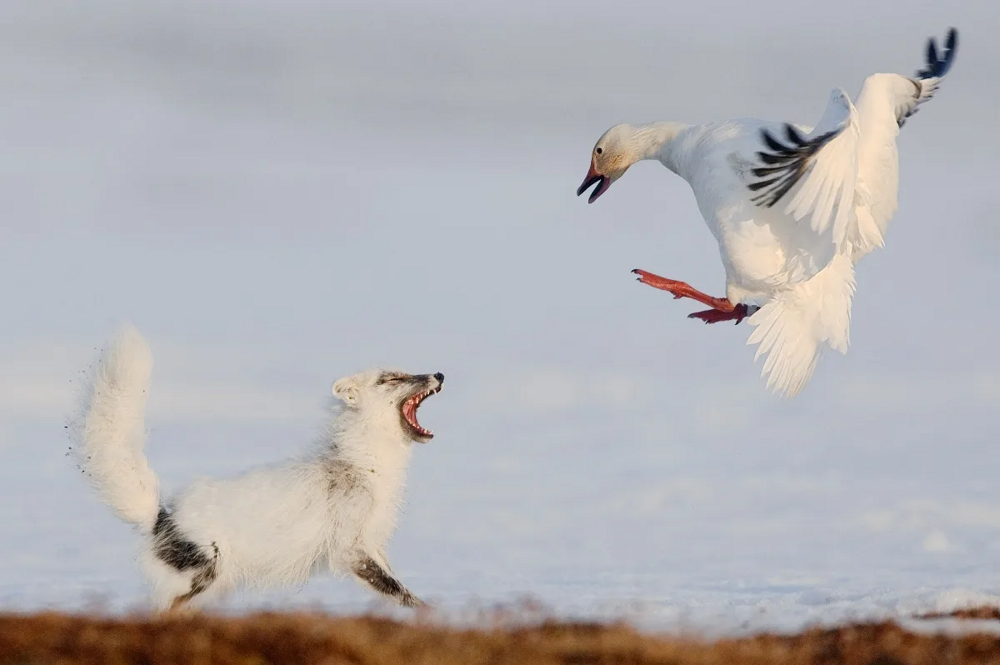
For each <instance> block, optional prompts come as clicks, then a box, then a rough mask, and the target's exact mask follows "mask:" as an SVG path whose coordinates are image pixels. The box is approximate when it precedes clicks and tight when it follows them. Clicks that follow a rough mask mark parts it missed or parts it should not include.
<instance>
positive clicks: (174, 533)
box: [153, 507, 219, 579]
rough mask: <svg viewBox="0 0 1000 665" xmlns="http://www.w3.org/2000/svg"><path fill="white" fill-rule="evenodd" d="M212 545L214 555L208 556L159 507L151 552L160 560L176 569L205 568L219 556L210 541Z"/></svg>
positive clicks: (167, 513) (170, 516) (171, 517)
mask: <svg viewBox="0 0 1000 665" xmlns="http://www.w3.org/2000/svg"><path fill="white" fill-rule="evenodd" d="M212 547H213V548H214V549H215V556H214V557H211V558H210V557H209V556H208V555H207V554H205V552H204V551H203V550H202V548H201V547H200V546H199V545H198V544H197V543H194V542H192V541H190V540H187V539H186V538H185V537H184V534H183V533H181V530H180V527H178V526H177V522H176V521H175V520H174V518H173V516H172V515H171V514H170V513H169V512H168V511H167V509H166V508H163V507H161V508H160V512H159V513H158V514H157V516H156V524H154V525H153V552H154V553H155V554H156V556H157V558H158V559H160V561H162V562H163V563H165V564H167V565H168V566H170V567H171V568H174V569H175V570H178V571H184V570H190V569H192V568H206V567H208V566H210V565H212V564H213V562H214V561H215V559H217V558H218V556H219V550H218V548H217V547H215V543H212ZM199 574H200V573H199ZM213 579H214V577H213Z"/></svg>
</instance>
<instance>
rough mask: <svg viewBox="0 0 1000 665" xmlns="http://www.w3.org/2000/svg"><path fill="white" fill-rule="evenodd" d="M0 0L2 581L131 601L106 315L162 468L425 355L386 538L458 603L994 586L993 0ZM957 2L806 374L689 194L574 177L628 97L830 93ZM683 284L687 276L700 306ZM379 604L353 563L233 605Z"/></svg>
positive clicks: (998, 492)
mask: <svg viewBox="0 0 1000 665" xmlns="http://www.w3.org/2000/svg"><path fill="white" fill-rule="evenodd" d="M924 5H926V3H920V5H919V6H918V3H911V6H909V7H907V5H906V4H905V3H904V4H902V5H901V4H899V3H893V4H891V5H890V4H889V3H885V4H884V5H877V4H871V3H869V2H866V1H862V0H846V1H842V2H840V3H839V4H837V5H835V6H834V5H824V6H823V7H822V8H818V7H815V8H814V7H813V6H812V5H810V4H809V3H799V2H790V1H787V0H775V1H769V2H758V3H741V2H733V1H732V0H721V1H715V0H711V1H703V2H692V3H686V4H680V3H664V2H653V1H651V0H649V1H647V0H635V1H629V2H616V3H607V2H603V3H598V2H589V1H587V2H584V1H580V0H578V1H576V2H569V1H568V0H555V1H551V2H529V1H528V0H510V1H508V2H504V3H496V4H492V5H489V6H486V5H485V4H482V5H481V4H480V3H462V2H450V1H444V0H441V1H434V0H421V1H420V2H357V3H354V2H344V1H343V0H341V1H338V2H334V3H330V2H317V1H314V0H240V2H235V1H232V2H229V1H222V0H213V1H210V2H205V1H203V0H198V1H195V0H171V1H170V2H165V1H163V2H144V3H136V2H112V1H110V0H91V1H90V2H88V3H79V2H72V1H70V0H4V2H3V3H0V219H2V234H0V282H2V284H3V291H2V292H3V303H4V304H3V310H2V311H3V316H2V325H0V455H2V457H0V459H2V464H0V482H2V483H3V488H4V493H3V498H2V501H0V606H2V607H3V608H5V609H33V608H38V607H59V608H74V607H80V606H83V605H85V604H87V603H92V602H102V603H105V604H106V605H108V606H111V607H119V608H124V607H131V606H136V605H140V606H141V604H142V602H143V598H144V587H143V582H142V579H141V577H140V574H139V571H138V568H137V567H136V566H135V565H134V563H133V555H134V551H135V548H136V546H137V543H138V540H137V538H136V537H135V535H134V534H133V533H131V532H130V530H129V529H128V527H126V526H125V525H123V524H121V523H119V522H117V521H116V520H115V519H114V518H113V517H112V516H111V513H110V511H109V510H107V509H106V508H105V507H104V506H103V505H101V504H99V503H98V501H97V500H96V499H95V498H94V496H92V494H91V493H90V491H89V488H88V487H87V486H86V485H85V483H84V482H83V481H82V478H81V477H80V474H79V472H78V471H76V470H75V469H74V467H73V466H72V464H70V462H69V460H68V459H66V458H65V457H64V453H65V452H66V449H67V447H68V446H69V444H70V442H69V441H68V439H67V437H66V435H65V432H64V429H63V425H64V424H65V423H66V421H67V420H68V418H69V417H70V416H71V415H72V413H73V410H74V396H75V390H76V387H77V383H78V381H79V379H80V377H81V372H82V371H84V370H85V369H86V368H87V366H88V364H89V363H90V362H91V361H92V360H93V359H94V358H95V356H96V354H97V352H98V350H99V348H100V347H101V346H102V345H103V343H104V341H105V340H106V339H107V337H108V336H109V335H111V334H112V333H113V332H114V330H115V328H116V327H117V326H118V325H119V324H120V323H121V322H122V321H125V320H130V321H132V322H133V323H134V324H135V325H136V326H137V327H138V328H139V329H140V330H141V331H142V332H143V333H144V334H145V335H146V336H147V337H148V339H149V340H150V343H151V345H152V347H153V351H154V355H155V356H156V359H157V371H156V378H155V383H154V389H153V393H152V396H151V401H150V420H149V425H150V429H151V436H150V443H149V447H148V453H149V456H150V458H151V460H152V463H153V465H154V468H155V469H156V470H157V471H158V473H159V474H160V475H161V478H162V482H163V485H164V487H165V488H166V489H167V490H171V489H176V488H178V487H179V486H180V485H181V484H182V483H184V482H185V481H187V480H190V479H191V478H193V477H195V476H198V475H207V474H212V475H216V474H227V473H235V472H238V471H240V470H242V469H244V468H246V467H247V466H249V465H252V464H258V463H265V462H272V461H278V460H281V459H283V458H285V457H287V456H289V455H292V454H295V453H297V452H299V451H301V450H303V449H304V448H305V447H306V446H308V444H309V443H310V442H311V441H313V440H314V439H315V438H316V436H317V435H318V432H319V430H320V425H321V423H322V419H323V417H324V408H325V405H326V401H327V396H328V394H329V388H330V385H331V384H332V382H333V380H334V379H336V378H338V377H339V376H343V375H345V374H349V373H352V372H354V371H357V370H360V369H363V368H366V367H369V366H373V365H392V366H397V367H400V368H402V369H405V370H407V371H413V372H425V371H429V372H435V371H441V372H443V373H444V374H445V375H446V376H447V386H446V387H447V389H446V390H445V391H444V392H443V393H442V394H441V395H439V396H437V397H435V398H434V399H433V400H430V401H428V403H427V404H426V405H425V406H424V407H423V409H422V410H421V419H422V422H423V424H424V425H426V426H427V427H430V428H431V429H433V430H434V431H435V432H436V433H437V436H436V438H435V439H434V441H433V442H432V443H431V444H429V445H426V446H420V447H418V449H417V450H416V451H415V455H414V459H413V466H412V469H411V473H410V476H409V481H410V482H409V490H408V500H407V504H406V507H405V510H404V512H403V514H402V516H401V521H400V529H399V532H398V534H397V536H396V537H395V539H394V540H393V542H392V544H391V547H390V551H389V556H390V560H391V561H392V562H393V565H394V568H395V569H396V571H397V572H398V573H399V574H400V576H401V577H402V579H403V580H404V581H405V582H406V583H407V584H408V585H409V586H410V587H411V588H412V589H413V590H414V591H415V592H416V593H418V594H420V595H421V596H425V597H426V598H427V599H428V600H430V601H432V602H437V603H438V604H439V605H440V606H441V607H444V608H463V607H470V606H481V605H491V604H494V603H505V602H511V601H513V600H516V599H518V598H522V597H525V596H530V597H534V598H535V599H537V600H538V601H540V602H541V603H542V604H544V605H546V606H548V607H551V608H553V610H554V611H556V612H559V613H561V614H573V615H587V616H608V615H616V616H620V615H628V616H632V617H635V618H636V620H638V621H645V620H649V621H652V622H654V623H656V624H657V625H677V624H678V622H686V621H693V622H695V623H696V624H698V625H701V626H707V625H712V626H719V625H728V626H748V625H750V626H756V625H761V624H778V625H791V624H796V623H801V622H803V621H814V620H827V619H834V618H837V617H842V616H845V615H852V616H856V615H862V614H877V613H884V612H901V611H902V612H905V611H911V610H914V609H935V608H940V607H943V606H947V605H948V604H950V603H957V602H965V601H966V600H968V599H970V598H972V599H984V598H985V599H990V598H994V596H993V594H997V593H1000V569H998V567H997V565H996V562H997V559H998V558H1000V488H998V487H997V483H996V478H997V476H998V474H1000V453H998V451H997V449H996V448H997V435H996V431H995V421H996V416H997V414H998V411H1000V356H998V353H997V341H996V340H997V325H998V324H1000V314H998V313H997V311H996V308H995V306H994V304H993V302H992V296H993V295H994V294H995V293H996V292H997V291H998V289H1000V267H998V263H997V260H996V256H997V254H998V253H1000V227H998V218H1000V215H998V213H1000V204H998V202H997V197H996V194H995V185H994V183H995V182H996V180H997V178H998V177H1000V156H998V155H1000V136H998V132H997V129H996V125H995V117H996V109H997V107H998V105H1000V87H998V86H997V85H996V72H997V71H998V69H1000V45H998V43H997V40H996V34H997V29H998V28H1000V19H998V15H997V11H996V7H995V5H994V3H992V2H988V1H987V0H972V1H969V2H962V3H953V4H951V5H950V6H949V5H948V4H947V3H939V4H937V5H930V6H924ZM952 25H954V26H956V27H958V28H959V30H960V32H961V36H960V41H961V44H960V48H959V54H958V59H957V62H956V65H955V67H954V69H953V70H952V72H951V74H950V76H949V77H948V79H947V81H946V82H945V84H944V85H943V87H942V89H941V90H940V91H939V93H938V95H937V97H936V98H935V100H933V101H932V102H931V103H929V104H927V105H925V106H924V107H922V109H921V113H919V114H918V115H917V116H916V117H914V118H912V119H911V120H910V121H909V122H908V123H907V125H906V127H905V129H904V130H903V132H902V134H901V137H900V162H901V172H902V175H901V178H902V183H901V188H900V202H901V204H900V210H899V213H898V214H897V216H896V218H895V221H894V222H893V225H892V227H891V230H890V233H889V235H888V238H887V246H886V248H885V249H884V250H882V251H878V252H876V253H874V254H872V255H871V256H870V257H869V258H868V259H866V260H865V261H863V262H862V263H861V265H860V266H859V269H858V293H857V297H856V299H855V304H854V319H853V325H852V331H851V332H852V348H851V350H850V353H849V354H848V355H847V356H846V357H841V356H839V355H837V354H833V355H830V356H828V357H826V358H824V359H823V360H822V361H821V363H820V365H819V368H818V370H817V372H816V374H815V376H814V378H813V380H812V382H811V384H810V385H809V386H808V388H807V389H806V390H805V392H804V393H803V394H801V395H800V396H799V397H798V398H796V399H795V400H792V401H782V400H779V399H777V398H774V397H771V396H770V395H768V394H767V393H766V392H765V389H764V386H763V383H762V381H761V380H760V379H759V377H758V372H759V366H756V367H755V366H754V365H753V363H752V359H753V349H751V348H746V347H745V346H744V343H745V341H746V338H747V335H748V334H749V330H748V328H747V327H746V326H745V325H741V326H739V327H733V326H731V325H719V326H713V327H706V326H703V325H701V324H699V323H697V322H694V321H691V320H688V319H686V318H685V317H686V315H687V314H688V313H689V312H690V311H694V309H692V303H690V302H675V301H674V300H672V299H671V298H670V296H668V295H667V294H665V293H662V292H658V291H655V290H653V289H649V288H648V287H643V286H640V285H638V284H636V283H635V282H634V281H633V279H632V276H631V275H630V274H629V271H630V270H631V269H632V268H636V267H641V268H645V269H648V270H650V271H652V272H656V273H659V274H663V275H665V276H668V277H673V278H677V279H683V280H686V281H688V282H690V283H691V284H693V285H694V286H696V287H698V288H701V289H703V290H705V291H707V292H709V293H713V294H717V295H721V294H722V293H723V289H724V274H723V270H722V266H721V263H720V261H719V256H718V248H717V246H716V244H715V241H714V239H713V238H712V236H711V235H710V233H709V232H708V230H707V228H706V226H705V224H704V222H703V221H702V219H701V216H700V214H699V213H698V210H697V208H696V206H695V202H694V197H693V196H692V195H691V192H690V189H689V188H688V186H687V184H686V183H684V182H683V181H682V180H681V179H679V178H677V177H676V176H674V175H672V174H670V173H669V172H668V171H666V170H665V169H663V168H662V167H661V166H660V165H659V164H655V163H652V162H646V163H641V164H638V165H636V166H635V167H633V168H632V169H631V170H630V171H629V173H628V176H627V177H625V178H623V179H622V180H620V181H619V182H618V183H616V184H615V186H614V188H613V189H612V190H611V191H610V192H609V193H608V194H607V195H605V196H604V197H602V198H601V200H600V201H599V202H598V203H597V204H595V205H591V206H588V205H587V204H586V201H585V200H584V199H583V198H579V199H578V198H577V197H576V196H575V195H574V194H575V189H576V187H577V186H578V185H579V184H580V181H581V180H582V179H583V176H584V174H585V173H586V170H587V167H588V165H589V156H590V151H591V149H592V147H593V144H594V142H595V141H596V139H597V138H598V137H599V136H600V134H601V133H603V132H604V130H605V129H607V128H608V127H610V126H611V125H613V124H616V123H618V122H647V121H652V120H667V119H670V120H679V121H686V122H701V121H709V120H715V119H724V118H730V117H739V116H756V117H762V118H773V119H781V120H789V121H794V122H801V123H808V124H811V123H813V122H815V121H816V120H817V119H818V118H819V116H820V114H821V113H822V110H823V108H824V106H825V104H826V101H827V97H828V94H829V91H830V90H831V89H832V88H834V87H838V86H839V87H844V88H845V89H846V90H847V91H848V92H849V93H850V94H852V95H855V94H856V93H857V91H858V90H859V88H860V86H861V83H862V81H863V79H864V77H865V76H867V75H868V74H870V73H874V72H879V71H889V72H899V73H903V74H907V75H912V74H913V72H914V71H916V69H918V68H919V67H921V66H922V64H923V49H924V45H925V41H926V39H927V37H929V36H932V35H934V36H936V37H938V38H941V37H943V36H944V34H945V31H946V29H947V28H948V27H949V26H952ZM695 309H696V308H695ZM314 602H318V603H322V604H323V605H324V606H326V607H328V608H331V609H334V610H337V611H347V610H356V609H359V608H366V607H369V606H370V602H371V599H370V596H369V595H368V594H367V593H366V592H365V591H364V590H362V589H360V588H358V587H357V586H356V585H354V583H353V582H349V581H336V580H333V579H323V580H316V581H314V582H312V583H310V584H309V585H308V586H306V587H305V588H304V589H303V590H301V591H295V590H290V591H282V592H275V593H272V594H266V595H258V594H247V595H243V596H237V597H235V598H234V599H232V600H231V601H230V605H231V606H233V607H235V608H246V607H259V606H261V605H270V606H278V607H287V606H291V605H295V604H304V603H306V604H307V603H314Z"/></svg>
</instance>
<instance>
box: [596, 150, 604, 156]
mask: <svg viewBox="0 0 1000 665" xmlns="http://www.w3.org/2000/svg"><path fill="white" fill-rule="evenodd" d="M594 152H596V153H597V154H598V155H599V154H601V153H602V152H604V148H598V149H597V150H595V151H594Z"/></svg>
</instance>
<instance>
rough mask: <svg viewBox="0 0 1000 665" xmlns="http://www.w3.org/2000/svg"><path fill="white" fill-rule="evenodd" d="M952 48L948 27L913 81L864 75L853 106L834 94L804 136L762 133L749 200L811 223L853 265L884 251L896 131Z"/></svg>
mask: <svg viewBox="0 0 1000 665" xmlns="http://www.w3.org/2000/svg"><path fill="white" fill-rule="evenodd" d="M957 46H958V34H957V32H956V31H955V29H954V28H952V29H951V30H950V31H949V33H948V37H947V39H946V41H945V48H944V50H943V51H942V53H941V56H940V57H939V56H938V51H937V47H936V46H935V44H934V40H933V39H931V40H930V41H929V42H928V45H927V64H926V66H925V68H924V69H922V70H921V71H919V72H917V75H916V76H917V78H913V79H911V78H908V77H905V76H901V75H899V74H873V75H872V76H869V77H868V78H867V79H865V83H864V85H863V86H862V88H861V93H860V94H859V95H858V100H857V106H856V107H855V106H854V105H852V104H851V100H850V98H849V97H848V96H847V94H846V93H844V92H843V91H842V90H834V91H833V94H832V96H831V98H830V103H829V105H828V106H827V108H826V111H825V112H824V114H823V118H822V119H821V120H820V122H819V124H818V125H817V126H816V128H815V129H814V130H813V131H812V132H811V133H810V134H809V135H808V136H802V135H801V133H799V132H798V131H797V130H796V129H795V128H794V127H793V126H792V125H788V124H786V125H785V126H784V136H780V133H772V132H771V131H769V130H767V129H765V130H762V132H761V138H762V140H763V148H764V149H763V150H761V151H760V152H758V153H757V154H756V159H755V160H752V161H754V162H755V164H754V168H752V169H751V170H750V173H749V176H750V177H749V178H747V179H746V182H747V186H748V187H749V188H750V190H751V192H753V195H752V201H753V202H754V203H755V204H756V205H759V206H763V207H767V208H771V207H774V206H776V205H780V206H781V207H780V208H779V209H781V210H782V212H784V213H785V214H786V215H789V216H791V217H792V218H793V219H795V220H796V221H802V220H804V219H806V218H808V219H809V223H810V226H811V227H812V229H813V230H814V231H816V232H817V233H824V232H827V231H830V232H831V234H832V239H833V241H834V244H835V245H836V247H837V249H838V251H844V252H847V253H849V254H850V255H851V256H852V258H853V259H854V260H857V259H858V258H860V257H861V256H864V255H865V254H867V253H868V252H870V251H871V250H872V249H874V248H875V247H881V246H882V244H883V242H884V241H883V234H884V233H885V230H886V228H887V227H888V224H889V220H890V219H891V218H892V216H893V215H894V214H895V212H896V208H897V198H896V197H897V192H898V188H899V168H898V156H897V153H896V136H897V134H898V133H899V128H900V127H902V126H903V123H904V122H905V121H906V119H907V118H909V117H910V116H911V115H913V114H914V113H916V112H917V110H918V108H919V106H920V104H922V103H923V102H925V101H927V100H928V99H930V98H931V97H933V96H934V93H935V92H936V91H937V88H938V86H939V85H940V82H941V80H942V79H943V77H944V76H945V74H947V73H948V70H949V69H950V68H951V65H952V63H953V62H954V58H955V52H956V48H957Z"/></svg>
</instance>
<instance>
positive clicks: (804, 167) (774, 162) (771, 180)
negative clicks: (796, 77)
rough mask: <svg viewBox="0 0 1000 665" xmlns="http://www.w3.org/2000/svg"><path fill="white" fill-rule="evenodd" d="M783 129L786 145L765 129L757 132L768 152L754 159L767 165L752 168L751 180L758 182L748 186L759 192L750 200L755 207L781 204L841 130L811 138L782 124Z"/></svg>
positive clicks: (790, 126)
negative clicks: (779, 202)
mask: <svg viewBox="0 0 1000 665" xmlns="http://www.w3.org/2000/svg"><path fill="white" fill-rule="evenodd" d="M784 129H785V142H782V141H781V140H779V139H778V138H777V137H776V136H775V135H774V134H772V133H771V132H770V131H769V130H767V129H762V130H761V132H760V133H761V140H762V141H763V142H764V145H765V146H766V147H767V150H768V151H762V152H758V153H757V159H758V161H759V162H760V163H762V164H766V165H767V166H760V167H757V168H755V169H751V173H752V174H753V175H754V177H756V178H760V180H757V181H755V182H751V183H750V184H748V185H747V188H749V189H750V191H751V192H757V191H759V192H760V193H759V194H757V195H756V196H754V197H751V199H750V200H751V201H753V203H754V204H755V205H758V206H762V207H765V208H770V207H772V206H773V205H774V204H775V203H777V202H778V201H780V200H781V197H783V196H784V195H785V194H787V193H788V192H789V190H791V189H792V187H794V186H795V184H796V183H797V182H799V181H800V180H801V179H802V177H803V176H805V174H806V173H807V172H808V171H809V166H810V164H811V163H812V158H813V157H814V156H815V155H816V153H818V152H819V151H820V150H821V149H822V148H823V146H825V145H826V144H827V143H829V142H830V141H832V140H833V139H834V138H836V137H837V135H838V134H840V132H841V131H842V130H841V129H835V130H833V131H831V132H827V133H826V134H822V135H820V136H817V137H815V138H812V139H810V138H806V137H804V136H802V134H801V133H800V132H799V130H797V129H796V128H795V127H793V126H792V125H789V124H785V126H784Z"/></svg>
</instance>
